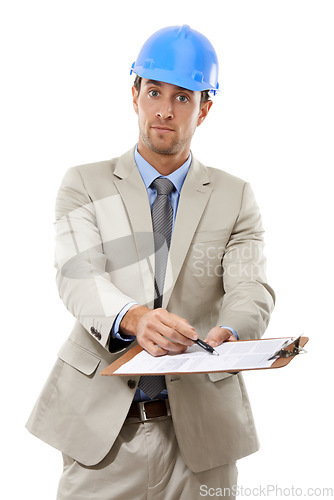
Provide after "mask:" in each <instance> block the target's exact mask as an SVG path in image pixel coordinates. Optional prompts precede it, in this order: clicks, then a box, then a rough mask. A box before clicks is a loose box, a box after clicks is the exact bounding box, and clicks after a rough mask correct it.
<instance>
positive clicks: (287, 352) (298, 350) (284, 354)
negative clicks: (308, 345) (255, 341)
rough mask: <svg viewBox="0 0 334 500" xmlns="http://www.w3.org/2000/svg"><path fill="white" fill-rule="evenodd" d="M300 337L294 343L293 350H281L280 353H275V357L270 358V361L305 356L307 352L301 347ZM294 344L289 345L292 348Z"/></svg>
mask: <svg viewBox="0 0 334 500" xmlns="http://www.w3.org/2000/svg"><path fill="white" fill-rule="evenodd" d="M300 337H301V335H300V336H299V337H298V338H297V339H296V340H295V341H294V343H293V347H292V349H285V348H283V349H280V350H279V351H277V352H275V354H274V355H273V356H271V357H270V358H269V360H270V359H275V358H276V357H279V358H291V357H292V356H297V355H298V354H305V353H306V352H307V351H306V350H305V349H304V348H303V347H300V345H299V343H300ZM291 345H292V344H287V347H288V346H291Z"/></svg>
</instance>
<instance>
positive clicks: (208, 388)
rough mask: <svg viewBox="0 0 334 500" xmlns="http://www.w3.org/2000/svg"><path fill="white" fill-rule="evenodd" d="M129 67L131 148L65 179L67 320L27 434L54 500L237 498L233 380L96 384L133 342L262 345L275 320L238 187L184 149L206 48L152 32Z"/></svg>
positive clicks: (242, 408)
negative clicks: (57, 472)
mask: <svg viewBox="0 0 334 500" xmlns="http://www.w3.org/2000/svg"><path fill="white" fill-rule="evenodd" d="M132 71H134V72H135V73H136V74H137V77H136V80H135V84H134V86H133V89H132V94H133V106H134V109H135V112H136V113H137V115H138V122H139V140H138V144H137V146H136V147H135V148H133V149H131V150H130V151H129V152H127V153H125V154H124V155H123V156H121V157H120V158H115V159H113V160H110V161H104V162H99V163H95V164H90V165H83V166H80V167H76V168H72V169H70V170H69V171H68V172H67V174H66V175H65V178H64V180H63V183H62V185H61V187H60V190H59V193H58V198H57V206H56V232H57V237H56V242H57V246H56V267H57V284H58V288H59V293H60V296H61V298H62V300H63V301H64V303H65V305H66V307H67V308H68V309H69V310H70V311H71V312H72V313H73V315H74V316H75V318H76V319H77V321H76V324H75V326H74V328H73V330H72V332H71V334H70V337H69V339H68V340H67V342H66V343H65V344H64V345H63V346H62V348H61V349H60V352H59V353H58V360H57V362H56V365H55V367H54V369H53V371H52V372H51V375H50V377H49V379H48V381H47V383H46V385H45V387H44V389H43V391H42V394H41V396H40V398H39V400H38V401H37V403H36V405H35V408H34V410H33V412H32V414H31V416H30V419H29V421H28V424H27V427H28V429H29V430H30V432H32V433H33V434H35V435H36V436H38V437H39V438H41V439H43V440H44V441H46V442H47V443H49V444H51V445H52V446H54V447H56V448H58V449H59V450H61V451H62V453H63V458H64V471H63V475H62V478H61V480H60V484H59V490H58V499H59V500H64V499H71V500H83V499H90V500H109V499H126V500H128V499H144V498H151V499H160V498H161V499H164V500H165V499H171V500H173V499H175V500H176V499H180V498H181V499H186V500H188V499H189V500H192V499H195V498H201V497H202V496H203V494H205V492H208V491H209V488H211V489H210V492H211V493H212V492H213V491H218V489H219V488H220V489H221V490H222V491H223V489H224V488H225V498H234V489H233V487H235V485H236V481H237V469H236V460H237V459H239V458H241V457H243V456H246V455H248V454H250V453H253V452H255V451H256V450H257V449H258V442H257V437H256V432H255V429H254V423H253V418H252V414H251V409H250V406H249V401H248V398H247V394H246V390H245V386H244V383H243V379H242V376H241V374H237V375H232V374H228V373H212V374H210V373H209V374H198V375H180V376H170V375H167V376H166V377H153V378H152V377H131V378H128V377H102V376H101V375H100V372H101V370H102V369H103V368H104V367H106V366H107V365H109V364H110V363H111V362H113V361H115V360H116V359H117V358H118V357H119V356H120V355H122V354H124V353H125V352H126V350H127V349H129V348H131V347H132V346H133V345H134V344H135V342H137V343H139V344H140V345H141V346H142V347H143V348H144V349H146V350H147V351H148V352H149V353H150V354H152V355H153V356H163V355H166V354H168V353H182V352H184V351H185V350H186V349H187V347H188V346H191V345H193V341H194V340H196V339H198V338H201V339H204V340H205V341H206V342H207V343H208V344H210V345H211V346H213V347H215V346H218V345H220V344H221V343H222V342H224V341H226V340H233V341H237V340H238V339H247V338H259V337H260V336H261V335H262V334H263V332H264V331H265V328H266V326H267V324H268V321H269V315H270V313H271V311H272V308H273V297H274V295H273V292H272V290H271V288H270V287H269V286H268V285H267V283H266V277H265V271H264V265H265V261H264V257H263V254H262V247H263V238H262V233H263V229H262V225H261V220H260V215H259V210H258V207H257V205H256V202H255V200H254V196H253V194H252V191H251V189H250V187H249V185H248V184H247V183H245V182H244V181H242V180H241V179H238V178H236V177H233V176H231V175H229V174H227V173H225V172H223V171H222V170H218V169H213V168H211V167H205V166H204V165H202V164H201V163H200V162H199V161H198V160H197V159H196V158H195V157H194V156H193V155H192V154H191V152H190V144H191V139H192V136H193V134H194V132H195V130H196V128H197V127H198V126H199V125H200V124H201V123H202V122H203V121H204V120H205V118H206V116H207V115H208V113H209V111H210V108H211V106H212V101H211V100H210V99H209V92H211V93H215V92H216V91H217V89H218V80H217V72H218V63H217V57H216V54H215V51H214V49H213V47H212V45H211V44H210V42H209V41H208V40H207V39H206V38H205V37H204V36H203V35H201V34H200V33H198V32H197V31H195V30H192V29H190V28H189V26H182V27H168V28H164V29H162V30H160V31H158V32H157V33H155V34H154V35H152V37H150V38H149V39H148V40H147V42H146V43H145V44H144V46H143V48H142V49H141V51H140V53H139V55H138V58H137V60H136V62H135V63H134V64H133V66H132ZM227 488H229V489H230V494H228V490H227Z"/></svg>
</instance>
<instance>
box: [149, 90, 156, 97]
mask: <svg viewBox="0 0 334 500" xmlns="http://www.w3.org/2000/svg"><path fill="white" fill-rule="evenodd" d="M148 94H149V95H150V96H151V97H157V96H158V95H159V92H158V91H157V90H150V91H149V93H148Z"/></svg>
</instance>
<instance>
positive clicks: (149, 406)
mask: <svg viewBox="0 0 334 500" xmlns="http://www.w3.org/2000/svg"><path fill="white" fill-rule="evenodd" d="M170 414H171V412H170V407H169V402H168V399H153V400H151V401H140V402H138V403H132V404H131V406H130V408H129V412H128V414H127V416H126V418H133V417H134V418H138V419H139V420H140V422H145V421H146V420H151V419H152V418H157V417H164V416H167V415H170Z"/></svg>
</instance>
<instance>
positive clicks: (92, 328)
mask: <svg viewBox="0 0 334 500" xmlns="http://www.w3.org/2000/svg"><path fill="white" fill-rule="evenodd" d="M95 332H96V330H95V328H94V327H93V326H91V327H90V333H93V334H94V333H95Z"/></svg>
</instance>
